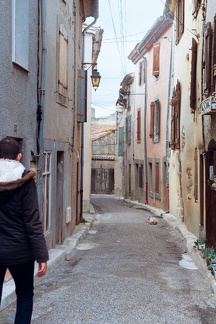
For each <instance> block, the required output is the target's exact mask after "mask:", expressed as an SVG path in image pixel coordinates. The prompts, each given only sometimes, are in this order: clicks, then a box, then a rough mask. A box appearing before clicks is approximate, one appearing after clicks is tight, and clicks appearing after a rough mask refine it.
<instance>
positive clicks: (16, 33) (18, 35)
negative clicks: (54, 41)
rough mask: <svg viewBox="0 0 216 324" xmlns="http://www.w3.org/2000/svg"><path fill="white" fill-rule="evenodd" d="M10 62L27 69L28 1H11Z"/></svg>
mask: <svg viewBox="0 0 216 324" xmlns="http://www.w3.org/2000/svg"><path fill="white" fill-rule="evenodd" d="M12 61H13V63H16V64H17V65H19V66H21V67H22V68H24V69H25V70H28V69H29V0H13V1H12Z"/></svg>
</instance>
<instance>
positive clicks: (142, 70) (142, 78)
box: [139, 61, 145, 86]
mask: <svg viewBox="0 0 216 324" xmlns="http://www.w3.org/2000/svg"><path fill="white" fill-rule="evenodd" d="M144 83H145V61H142V62H140V63H139V86H141V85H143V84H144Z"/></svg>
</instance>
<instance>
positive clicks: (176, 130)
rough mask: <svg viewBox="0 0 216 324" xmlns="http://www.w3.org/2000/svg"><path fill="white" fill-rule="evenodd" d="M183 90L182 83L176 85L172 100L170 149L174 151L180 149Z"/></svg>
mask: <svg viewBox="0 0 216 324" xmlns="http://www.w3.org/2000/svg"><path fill="white" fill-rule="evenodd" d="M180 100H181V88H180V82H179V81H178V82H177V84H176V88H174V90H173V95H172V100H171V140H170V147H171V149H172V150H175V149H180V105H181V102H180Z"/></svg>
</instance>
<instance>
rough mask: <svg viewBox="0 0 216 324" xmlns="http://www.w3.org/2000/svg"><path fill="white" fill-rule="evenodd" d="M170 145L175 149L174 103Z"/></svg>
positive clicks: (173, 106) (172, 106)
mask: <svg viewBox="0 0 216 324" xmlns="http://www.w3.org/2000/svg"><path fill="white" fill-rule="evenodd" d="M174 91H175V90H174ZM173 96H174V93H173ZM170 147H171V149H172V150H174V149H175V105H174V104H173V103H172V105H171V139H170Z"/></svg>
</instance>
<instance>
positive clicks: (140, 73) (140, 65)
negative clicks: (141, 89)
mask: <svg viewBox="0 0 216 324" xmlns="http://www.w3.org/2000/svg"><path fill="white" fill-rule="evenodd" d="M141 83H142V62H140V63H139V86H141Z"/></svg>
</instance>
